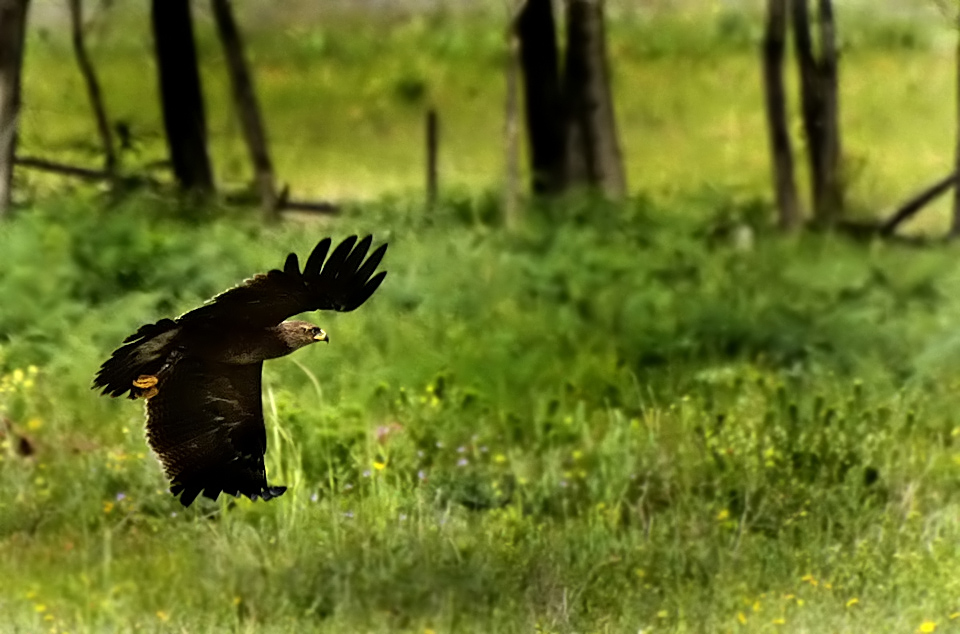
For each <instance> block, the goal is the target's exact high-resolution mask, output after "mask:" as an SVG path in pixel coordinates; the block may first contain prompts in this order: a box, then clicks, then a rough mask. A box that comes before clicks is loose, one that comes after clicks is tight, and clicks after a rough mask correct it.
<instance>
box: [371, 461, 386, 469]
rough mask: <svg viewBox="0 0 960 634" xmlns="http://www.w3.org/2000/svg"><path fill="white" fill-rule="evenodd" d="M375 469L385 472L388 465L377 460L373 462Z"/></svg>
mask: <svg viewBox="0 0 960 634" xmlns="http://www.w3.org/2000/svg"><path fill="white" fill-rule="evenodd" d="M373 468H374V469H376V470H377V471H383V470H384V469H386V468H387V463H386V462H380V461H379V460H375V461H374V462H373Z"/></svg>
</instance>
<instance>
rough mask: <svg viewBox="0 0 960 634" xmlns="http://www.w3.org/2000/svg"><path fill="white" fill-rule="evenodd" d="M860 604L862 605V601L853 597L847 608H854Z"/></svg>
mask: <svg viewBox="0 0 960 634" xmlns="http://www.w3.org/2000/svg"><path fill="white" fill-rule="evenodd" d="M858 603H860V599H858V598H857V597H853V598H852V599H850V600H849V601H847V607H848V608H852V607H853V606H855V605H856V604H858Z"/></svg>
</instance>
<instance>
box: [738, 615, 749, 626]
mask: <svg viewBox="0 0 960 634" xmlns="http://www.w3.org/2000/svg"><path fill="white" fill-rule="evenodd" d="M737 622H739V623H740V625H746V624H747V615H746V614H744V613H743V612H737Z"/></svg>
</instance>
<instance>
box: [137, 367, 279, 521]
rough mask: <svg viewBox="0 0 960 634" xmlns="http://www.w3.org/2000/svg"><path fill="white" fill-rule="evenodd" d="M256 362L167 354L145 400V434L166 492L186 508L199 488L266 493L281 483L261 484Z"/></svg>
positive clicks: (208, 492) (211, 493)
mask: <svg viewBox="0 0 960 634" xmlns="http://www.w3.org/2000/svg"><path fill="white" fill-rule="evenodd" d="M262 365H263V364H262V363H254V364H249V365H234V364H226V363H213V362H209V361H204V360H201V359H197V358H193V357H189V356H181V355H180V354H179V353H174V354H173V355H172V356H171V359H170V360H169V361H168V363H167V365H166V366H165V367H164V368H163V369H162V370H161V371H160V373H159V374H158V376H157V378H158V383H157V385H156V389H157V392H156V394H154V395H153V396H152V397H151V398H149V399H148V400H147V440H148V441H149V443H150V446H151V447H152V448H153V450H154V452H156V454H157V456H158V457H159V458H160V462H161V463H162V464H163V469H164V471H165V472H166V474H167V477H168V478H169V479H170V483H171V487H170V491H171V492H172V493H173V494H174V495H178V494H179V495H180V502H181V503H182V504H183V505H184V506H189V505H190V504H191V502H193V500H194V499H196V497H197V496H198V495H199V494H200V493H201V492H202V493H203V494H204V495H205V496H206V497H209V498H211V499H214V500H215V499H217V496H218V495H219V494H220V493H221V492H223V493H229V494H230V495H234V496H239V495H240V494H243V495H246V496H247V497H249V498H250V499H256V498H258V497H262V498H264V499H270V498H272V497H276V496H277V495H280V494H282V493H283V491H284V490H285V489H284V488H283V487H273V486H270V485H269V484H267V478H266V472H265V470H264V466H263V454H264V452H265V451H266V450H267V434H266V429H265V428H264V424H263V409H262V406H261V402H260V370H261V366H262Z"/></svg>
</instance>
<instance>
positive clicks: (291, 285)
mask: <svg viewBox="0 0 960 634" xmlns="http://www.w3.org/2000/svg"><path fill="white" fill-rule="evenodd" d="M372 243H373V237H372V236H367V237H365V238H363V239H362V240H360V241H359V242H358V241H357V237H356V236H352V237H350V238H347V239H346V240H344V241H343V242H341V243H340V244H339V245H338V246H337V247H336V248H335V249H334V250H333V252H332V253H330V257H329V258H328V257H327V253H328V252H329V251H330V246H331V241H330V238H325V239H323V240H321V241H320V242H319V243H318V244H317V246H316V247H315V248H314V249H313V251H312V252H311V253H310V256H309V257H308V258H307V261H306V264H305V265H304V267H303V270H302V271H301V270H300V264H299V262H298V260H297V256H296V254H294V253H291V254H290V255H288V256H287V260H286V262H285V263H284V266H283V270H282V271H281V270H277V269H274V270H272V271H269V272H267V273H261V274H258V275H255V276H254V277H252V278H250V279H247V280H246V281H244V282H242V283H241V284H239V285H238V286H235V287H233V288H231V289H229V290H227V291H224V292H223V293H221V294H219V295H217V296H216V297H214V298H213V299H211V300H209V301H208V302H206V303H205V304H203V305H202V306H200V307H199V308H195V309H194V310H191V311H190V312H188V313H186V314H184V315H181V316H180V317H177V318H176V319H162V320H160V321H158V322H157V323H155V324H148V325H145V326H142V327H141V328H140V329H138V330H137V331H136V332H135V333H133V334H132V335H130V336H129V337H127V338H126V339H125V340H124V342H123V345H122V346H120V347H119V348H117V349H116V350H114V351H113V354H112V355H111V356H110V358H109V359H107V360H106V361H105V362H104V363H103V365H101V366H100V370H99V372H98V373H97V376H96V378H95V379H94V381H93V389H101V390H102V391H101V394H106V395H109V396H112V397H117V396H122V395H124V394H127V395H128V396H129V397H130V398H143V399H145V400H146V411H147V441H148V443H149V444H150V447H151V448H152V449H153V451H154V453H156V455H157V457H158V458H159V459H160V463H161V464H162V465H163V469H164V472H165V473H166V475H167V478H168V479H169V480H170V492H171V493H173V495H175V496H179V498H180V503H181V504H183V505H184V506H190V504H191V503H192V502H193V501H194V500H195V499H196V498H197V496H198V495H200V494H201V493H203V495H204V496H205V497H208V498H210V499H213V500H216V499H217V497H218V496H219V495H220V493H229V494H230V495H233V496H237V497H239V496H240V495H245V496H247V497H248V498H250V499H251V500H256V499H257V498H262V499H264V500H269V499H271V498H275V497H277V496H279V495H282V494H283V492H284V491H286V487H284V486H274V485H270V484H268V483H267V477H266V471H265V469H264V464H263V456H264V453H265V452H266V450H267V433H266V428H265V426H264V422H263V407H262V403H261V400H260V373H261V369H262V367H263V362H264V361H265V360H267V359H275V358H277V357H282V356H284V355H288V354H290V353H291V352H293V351H295V350H299V349H300V348H303V347H305V346H308V345H310V344H313V343H316V342H318V341H325V342H329V340H330V339H329V337H328V336H327V333H326V332H324V331H323V330H322V329H321V328H320V327H318V326H315V325H314V324H311V323H309V322H306V321H297V320H291V321H284V320H286V319H287V318H289V317H292V316H294V315H297V314H299V313H303V312H307V311H313V310H336V311H339V312H349V311H352V310H355V309H356V308H358V307H360V306H361V305H362V304H363V303H364V302H366V301H367V300H368V299H369V298H370V296H371V295H373V293H374V291H376V290H377V288H378V287H379V286H380V283H381V282H383V278H384V277H385V276H386V272H385V271H383V272H379V273H376V274H374V273H375V271H376V269H377V266H378V265H379V264H380V261H381V260H382V259H383V255H384V253H386V250H387V245H386V244H383V245H382V246H380V247H379V248H378V249H376V250H375V251H373V253H371V254H370V255H369V257H368V256H367V253H368V252H369V251H370V246H371V245H372Z"/></svg>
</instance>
